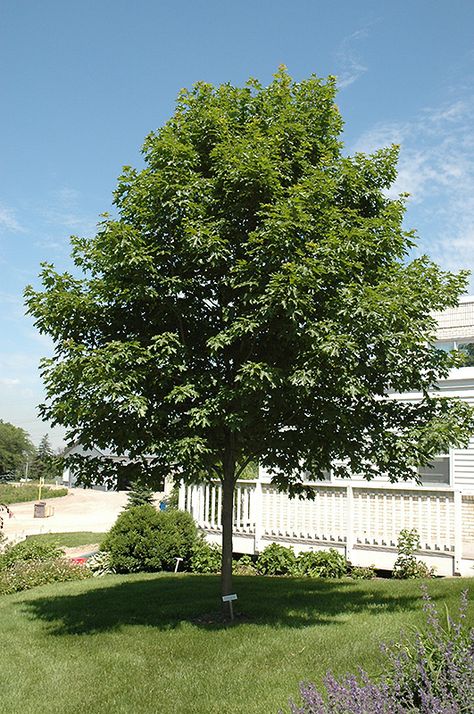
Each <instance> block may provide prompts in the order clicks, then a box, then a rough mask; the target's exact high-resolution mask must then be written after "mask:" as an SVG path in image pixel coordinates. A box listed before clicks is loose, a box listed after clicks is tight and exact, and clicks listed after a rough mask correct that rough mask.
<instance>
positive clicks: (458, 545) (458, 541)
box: [454, 489, 462, 575]
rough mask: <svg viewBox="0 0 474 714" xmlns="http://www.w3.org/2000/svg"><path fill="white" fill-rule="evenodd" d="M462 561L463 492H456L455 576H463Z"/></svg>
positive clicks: (457, 490)
mask: <svg viewBox="0 0 474 714" xmlns="http://www.w3.org/2000/svg"><path fill="white" fill-rule="evenodd" d="M461 560H462V491H460V490H459V489H456V490H455V491H454V575H460V574H461Z"/></svg>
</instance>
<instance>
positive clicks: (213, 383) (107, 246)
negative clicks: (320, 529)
mask: <svg viewBox="0 0 474 714" xmlns="http://www.w3.org/2000/svg"><path fill="white" fill-rule="evenodd" d="M335 91H336V82H335V79H334V78H329V79H328V80H327V81H323V80H321V79H319V78H317V77H315V76H312V77H310V78H309V79H307V80H304V81H302V82H293V81H292V80H291V78H290V77H289V76H288V74H287V73H286V71H285V70H284V69H283V68H282V69H280V71H279V72H278V73H277V74H276V76H275V79H274V81H272V82H271V84H270V85H269V86H268V87H263V86H262V85H260V84H259V83H258V82H257V81H255V80H250V81H249V82H248V83H247V84H246V85H245V86H244V87H233V86H231V85H230V84H225V85H222V86H219V87H213V86H212V85H209V84H204V83H199V84H197V85H196V86H195V87H194V89H193V90H192V91H186V90H183V91H182V92H181V94H180V95H179V98H178V102H177V107H176V111H175V113H174V115H173V116H172V118H171V119H170V120H169V121H168V122H167V123H166V124H165V125H164V126H163V127H162V128H161V129H160V130H159V131H158V132H157V133H153V134H150V136H149V137H148V138H147V139H146V141H145V145H144V149H143V151H144V156H145V167H144V168H143V169H142V170H134V169H132V168H130V167H126V168H125V169H124V173H123V175H122V177H121V178H120V180H119V184H118V188H117V190H116V192H115V204H116V207H117V212H118V217H117V218H112V217H109V216H106V217H104V219H103V222H102V223H101V225H100V227H99V231H98V233H97V235H96V236H94V237H92V238H89V239H79V238H73V239H72V245H73V250H72V256H73V260H74V262H75V267H76V271H75V274H74V275H72V274H70V273H64V274H58V273H57V272H55V270H54V267H53V266H52V265H49V264H46V265H44V266H43V274H42V278H43V285H44V290H43V291H35V290H33V288H31V287H29V288H27V290H26V301H27V306H28V311H29V313H30V314H31V315H33V316H34V318H35V321H36V325H37V327H38V329H39V330H40V331H41V332H42V333H46V334H49V335H50V336H51V337H52V339H53V340H54V343H55V355H54V358H52V359H49V360H44V361H43V363H42V371H43V377H44V381H45V385H46V392H47V403H46V404H45V405H43V406H42V408H41V411H42V414H43V415H44V416H46V417H48V418H49V419H51V420H52V421H53V422H55V423H59V424H62V425H64V426H65V427H66V429H67V434H68V439H69V440H70V442H73V441H79V442H80V443H81V444H82V445H83V446H84V447H86V448H91V447H92V446H93V445H97V446H99V447H103V448H107V447H108V448H111V449H112V450H113V451H114V452H115V453H117V454H119V455H127V457H130V458H131V459H132V461H133V460H134V462H135V464H137V465H140V466H141V470H142V474H143V475H144V477H146V478H147V479H148V481H149V483H150V484H152V483H153V482H154V479H155V483H156V480H157V479H158V478H161V477H162V476H163V475H166V474H168V473H170V471H172V470H174V472H175V473H179V474H180V476H181V477H182V478H183V479H185V480H186V481H189V482H193V481H202V480H203V479H211V478H218V479H220V480H221V482H222V487H223V499H222V514H221V521H222V532H223V549H222V594H228V593H229V592H232V522H233V497H234V488H235V484H236V479H237V478H238V477H239V475H240V474H241V473H242V472H243V471H244V469H245V468H246V466H247V465H248V464H249V463H250V462H252V461H253V462H256V461H259V462H260V463H261V464H262V465H264V466H265V467H267V469H269V470H271V472H272V473H273V478H274V481H275V483H277V484H278V486H280V487H281V488H283V489H289V491H290V493H292V494H295V493H298V492H301V491H302V490H304V485H303V483H302V481H303V477H304V473H305V472H310V473H311V474H312V476H313V478H318V477H320V478H323V477H324V472H325V471H327V470H328V469H330V468H331V467H332V468H334V469H337V472H338V473H340V474H342V475H346V476H347V475H349V474H350V473H351V471H352V472H357V473H359V474H363V475H364V476H365V477H366V478H368V479H370V478H372V477H373V476H374V475H375V474H376V473H378V472H380V471H382V472H384V473H385V474H387V475H388V477H389V478H390V479H391V480H397V479H408V478H412V477H413V469H414V466H415V465H417V464H427V463H428V462H429V461H430V459H432V458H433V456H434V455H435V454H437V453H442V452H443V451H445V450H446V449H447V448H448V446H449V445H450V444H461V443H465V441H466V439H467V438H468V435H469V433H470V430H471V429H472V411H471V410H470V408H469V407H468V405H466V404H464V403H462V402H460V401H456V400H451V399H446V398H441V397H433V396H430V394H431V390H432V389H434V388H435V385H436V383H437V382H438V380H439V379H442V378H444V377H446V376H447V375H448V373H449V370H450V368H451V366H452V365H453V364H455V363H456V357H455V356H453V355H452V354H447V353H444V352H442V351H439V350H436V349H435V348H434V347H432V345H433V343H434V341H435V331H436V323H435V320H434V318H433V316H432V311H433V310H444V309H446V308H448V307H452V306H454V305H456V304H457V302H458V298H459V295H460V293H462V292H463V290H464V289H465V286H466V281H467V280H466V274H460V275H457V276H456V275H453V274H450V273H445V272H443V271H441V270H440V269H439V268H438V267H437V266H436V265H435V264H433V263H432V262H431V261H430V260H428V259H427V258H426V257H421V258H416V259H415V260H412V261H410V260H409V259H408V253H409V251H410V249H411V248H412V247H413V245H414V243H413V233H411V232H406V231H405V230H404V228H403V217H404V198H403V197H401V198H398V199H393V198H390V197H389V196H388V194H387V191H388V189H389V188H390V186H391V185H392V184H393V182H394V180H395V177H396V165H397V155H398V151H397V147H391V148H388V149H382V150H380V151H377V152H375V153H374V154H373V155H370V156H366V155H363V154H356V155H355V156H354V157H349V156H346V155H344V154H343V152H342V143H341V131H342V120H341V117H340V114H339V111H338V109H337V106H336V104H335ZM80 271H82V273H83V275H82V276H80V275H79V274H78V273H79V272H80ZM407 390H414V391H416V392H419V393H420V395H421V399H420V401H419V402H413V401H397V400H394V399H392V398H391V394H392V393H393V392H397V391H398V392H406V391H407ZM145 454H146V455H148V456H149V457H150V458H148V460H147V459H145ZM74 461H75V462H76V464H78V463H80V465H81V469H82V479H83V481H84V482H86V483H87V482H88V483H91V482H93V481H94V480H97V479H98V480H100V479H107V478H111V477H112V473H111V472H112V471H113V469H114V468H115V469H117V470H120V469H121V468H123V466H121V465H120V463H119V461H116V462H114V463H112V462H109V463H104V462H105V461H106V460H104V459H102V461H101V460H100V459H96V460H94V459H85V458H82V457H81V456H80V455H78V456H76V457H73V458H71V462H74ZM109 461H110V460H109Z"/></svg>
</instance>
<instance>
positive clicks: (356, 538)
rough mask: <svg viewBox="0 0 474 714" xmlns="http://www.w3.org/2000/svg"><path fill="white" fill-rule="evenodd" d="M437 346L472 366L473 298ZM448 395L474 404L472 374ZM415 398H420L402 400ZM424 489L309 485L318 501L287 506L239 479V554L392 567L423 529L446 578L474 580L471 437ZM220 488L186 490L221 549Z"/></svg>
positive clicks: (336, 482)
mask: <svg viewBox="0 0 474 714" xmlns="http://www.w3.org/2000/svg"><path fill="white" fill-rule="evenodd" d="M436 317H437V319H438V323H439V330H438V335H437V337H438V343H437V345H438V347H440V348H442V349H448V350H449V349H460V350H462V351H464V352H465V353H466V355H467V357H466V364H467V365H469V364H472V365H474V297H470V298H464V299H462V300H461V302H460V305H459V306H458V307H457V308H455V309H452V310H449V311H446V312H443V313H439V314H437V315H436ZM438 386H439V389H440V392H441V394H446V395H449V396H455V397H459V398H461V399H463V400H466V401H467V402H468V403H469V404H472V405H474V366H464V367H461V368H458V369H453V370H452V371H451V374H450V375H449V377H448V379H446V380H443V381H442V382H440V384H439V385H438ZM399 396H400V398H402V399H404V400H417V399H419V398H420V397H421V395H420V394H416V393H407V394H402V395H399ZM420 476H421V480H422V484H421V485H419V484H417V483H416V482H415V481H414V482H413V483H399V484H390V483H389V482H388V481H387V480H386V479H385V480H384V479H383V478H379V479H375V480H374V481H372V482H367V481H365V480H361V479H357V478H351V479H350V480H348V479H336V478H333V477H332V476H330V477H329V479H328V480H327V481H324V482H319V483H316V484H311V485H312V487H313V489H314V493H315V500H314V501H310V500H300V499H298V498H297V499H289V498H288V496H287V495H286V494H285V493H279V492H278V491H277V489H276V488H275V487H274V486H272V485H271V483H270V479H269V477H268V476H267V474H266V473H265V471H263V470H261V472H260V475H259V479H258V481H239V482H238V484H237V489H236V498H235V510H234V551H235V552H241V553H255V552H259V551H261V550H262V549H263V548H264V547H265V546H266V545H268V544H269V543H271V542H278V543H282V544H284V545H292V546H293V547H294V548H295V550H296V551H300V550H308V549H309V550H321V549H327V548H329V547H332V548H336V549H338V550H340V551H341V552H343V553H344V554H345V555H346V557H347V559H348V560H349V561H350V562H351V563H353V564H354V565H371V564H374V565H375V566H376V567H377V568H387V569H391V568H392V567H393V564H394V561H395V558H396V543H397V539H398V534H399V532H400V530H402V529H403V528H416V529H417V531H418V533H419V535H420V540H421V546H422V550H421V552H420V556H421V557H422V558H423V560H425V561H426V562H427V563H428V564H429V565H433V566H435V567H436V569H437V573H438V574H440V575H453V574H459V575H472V576H474V435H473V439H472V440H471V441H470V443H469V446H468V448H466V449H450V451H449V453H447V454H441V455H440V456H439V457H438V458H437V459H436V460H435V463H434V465H433V468H425V469H421V470H420ZM221 497H222V495H221V489H220V485H219V484H218V483H216V484H215V485H212V486H211V485H203V486H192V487H185V486H182V487H181V491H180V506H181V507H182V508H186V509H187V510H189V511H190V512H191V513H192V514H193V515H194V517H195V519H196V520H197V522H198V524H199V525H200V527H201V528H202V529H203V530H204V531H205V532H206V535H207V538H208V540H210V541H215V542H220V537H221V528H220V515H219V514H220V507H221Z"/></svg>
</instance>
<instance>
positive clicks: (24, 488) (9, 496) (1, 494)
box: [0, 483, 68, 506]
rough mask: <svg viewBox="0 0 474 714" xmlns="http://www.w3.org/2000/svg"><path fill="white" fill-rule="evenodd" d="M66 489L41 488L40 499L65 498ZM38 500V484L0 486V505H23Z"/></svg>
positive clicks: (4, 484) (3, 484)
mask: <svg viewBox="0 0 474 714" xmlns="http://www.w3.org/2000/svg"><path fill="white" fill-rule="evenodd" d="M67 492H68V491H67V488H51V487H50V486H43V487H42V489H41V499H43V498H58V497H59V496H67ZM37 500H38V484H37V483H36V484H35V483H24V484H19V485H14V484H12V483H2V484H0V503H5V504H6V505H7V506H9V505H10V504H11V503H25V502H26V501H37Z"/></svg>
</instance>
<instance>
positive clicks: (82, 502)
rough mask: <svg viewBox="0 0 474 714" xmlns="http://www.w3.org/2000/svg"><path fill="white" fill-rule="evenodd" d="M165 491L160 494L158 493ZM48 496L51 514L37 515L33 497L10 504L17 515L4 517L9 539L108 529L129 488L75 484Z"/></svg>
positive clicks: (101, 531) (159, 495)
mask: <svg viewBox="0 0 474 714" xmlns="http://www.w3.org/2000/svg"><path fill="white" fill-rule="evenodd" d="M162 495H163V494H157V497H158V498H159V497H161V496H162ZM44 500H45V502H46V503H47V504H48V505H51V506H52V507H53V508H54V515H52V516H50V517H49V518H34V517H33V510H34V509H33V502H32V501H29V502H28V503H17V504H12V505H11V506H9V508H10V510H11V511H12V513H13V516H12V518H8V516H5V517H4V528H3V532H4V534H5V535H6V536H7V538H8V539H9V540H18V539H21V538H24V537H25V536H27V535H36V534H38V533H72V532H74V531H92V532H94V533H104V532H105V531H108V530H109V528H110V527H111V526H112V525H113V523H114V522H115V520H116V518H117V516H118V514H119V513H120V511H121V510H122V508H123V507H124V505H125V503H126V501H127V492H126V491H93V490H92V489H83V488H71V489H69V493H68V495H67V496H61V497H60V498H49V499H48V498H45V499H44Z"/></svg>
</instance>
